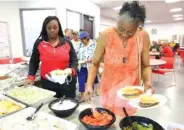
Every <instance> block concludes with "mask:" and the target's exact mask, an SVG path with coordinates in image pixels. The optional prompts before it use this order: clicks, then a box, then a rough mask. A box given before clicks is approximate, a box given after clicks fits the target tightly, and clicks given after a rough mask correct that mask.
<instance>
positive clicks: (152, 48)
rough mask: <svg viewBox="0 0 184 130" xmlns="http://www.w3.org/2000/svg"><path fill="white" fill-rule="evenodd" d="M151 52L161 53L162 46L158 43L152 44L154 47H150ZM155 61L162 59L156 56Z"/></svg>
mask: <svg viewBox="0 0 184 130" xmlns="http://www.w3.org/2000/svg"><path fill="white" fill-rule="evenodd" d="M150 51H151V52H160V45H159V44H158V43H157V42H156V41H153V42H152V46H151V47H150ZM155 59H160V55H156V56H155Z"/></svg>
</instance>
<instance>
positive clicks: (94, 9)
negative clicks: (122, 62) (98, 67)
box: [0, 0, 100, 56]
mask: <svg viewBox="0 0 184 130" xmlns="http://www.w3.org/2000/svg"><path fill="white" fill-rule="evenodd" d="M19 8H56V11H57V16H58V17H59V19H60V21H61V24H62V27H63V29H65V28H66V9H70V10H72V11H76V12H80V13H83V14H86V15H90V16H94V17H95V36H98V33H99V32H100V8H99V7H98V6H97V5H95V4H94V3H92V2H91V0H37V1H28V2H25V1H24V2H0V19H7V20H8V21H9V23H10V34H11V41H12V48H13V56H22V55H23V49H22V37H21V27H20V16H19ZM33 20H36V19H35V18H33ZM74 23H75V21H74Z"/></svg>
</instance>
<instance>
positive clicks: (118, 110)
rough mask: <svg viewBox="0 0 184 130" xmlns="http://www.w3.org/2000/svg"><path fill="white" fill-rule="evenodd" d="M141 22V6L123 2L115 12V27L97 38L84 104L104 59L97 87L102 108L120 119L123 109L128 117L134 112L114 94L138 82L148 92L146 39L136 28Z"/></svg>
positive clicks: (149, 87) (143, 19) (148, 63)
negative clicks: (116, 17) (116, 14)
mask: <svg viewBox="0 0 184 130" xmlns="http://www.w3.org/2000/svg"><path fill="white" fill-rule="evenodd" d="M145 18H146V12H145V8H144V6H142V5H140V4H139V3H138V2H136V1H134V2H131V3H128V2H127V3H125V4H124V5H123V6H122V8H121V9H120V11H119V20H118V23H117V27H113V28H109V29H107V30H105V31H104V32H103V33H102V34H101V35H100V37H99V39H98V43H97V47H96V50H95V53H94V56H93V60H92V65H91V67H90V70H89V74H88V80H87V84H86V91H85V96H84V97H85V100H86V101H88V102H90V101H91V97H92V94H93V89H92V85H93V82H94V80H95V76H96V74H97V72H98V68H99V65H100V62H101V59H102V57H104V70H103V74H102V79H101V83H100V102H101V104H102V106H103V107H105V108H107V109H109V110H111V111H113V112H114V113H115V114H116V115H120V116H124V114H123V112H122V108H123V107H126V109H127V111H128V114H129V115H133V114H134V113H135V112H136V109H135V108H132V107H131V106H129V105H128V103H127V101H126V100H122V99H120V98H119V97H118V96H117V91H118V90H119V89H120V88H122V87H124V86H139V85H140V84H141V78H142V79H143V83H144V86H145V91H147V90H148V89H152V84H151V82H152V81H151V67H150V62H149V46H150V39H149V35H148V33H147V32H145V31H144V30H142V29H139V24H142V23H144V21H145ZM152 90H153V89H152Z"/></svg>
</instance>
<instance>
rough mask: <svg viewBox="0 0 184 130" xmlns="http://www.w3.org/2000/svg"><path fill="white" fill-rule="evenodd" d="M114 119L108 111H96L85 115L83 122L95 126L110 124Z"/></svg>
mask: <svg viewBox="0 0 184 130" xmlns="http://www.w3.org/2000/svg"><path fill="white" fill-rule="evenodd" d="M111 120H112V115H110V114H108V113H107V112H105V111H104V112H95V113H93V115H90V116H88V115H86V116H84V117H83V119H82V122H84V123H86V124H89V125H93V126H104V125H108V124H109V123H110V122H111Z"/></svg>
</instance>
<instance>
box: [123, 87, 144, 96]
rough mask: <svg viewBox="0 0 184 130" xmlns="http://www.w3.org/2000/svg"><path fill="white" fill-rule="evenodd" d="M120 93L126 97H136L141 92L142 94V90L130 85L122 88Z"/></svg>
mask: <svg viewBox="0 0 184 130" xmlns="http://www.w3.org/2000/svg"><path fill="white" fill-rule="evenodd" d="M122 94H123V96H124V97H126V98H136V97H138V96H140V95H141V94H143V91H142V90H140V89H138V88H134V87H131V86H130V87H125V88H122Z"/></svg>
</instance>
